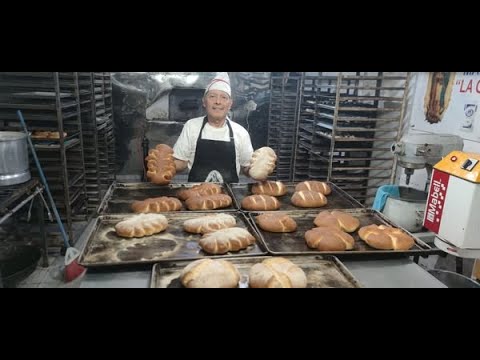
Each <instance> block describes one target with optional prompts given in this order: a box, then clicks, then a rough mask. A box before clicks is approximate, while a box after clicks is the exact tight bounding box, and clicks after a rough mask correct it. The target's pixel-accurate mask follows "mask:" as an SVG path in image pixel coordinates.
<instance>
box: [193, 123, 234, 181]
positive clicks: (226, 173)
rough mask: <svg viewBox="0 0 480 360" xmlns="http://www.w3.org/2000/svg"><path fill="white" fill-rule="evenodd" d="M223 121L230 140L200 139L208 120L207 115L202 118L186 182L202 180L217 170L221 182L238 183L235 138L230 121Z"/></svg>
mask: <svg viewBox="0 0 480 360" xmlns="http://www.w3.org/2000/svg"><path fill="white" fill-rule="evenodd" d="M225 121H226V122H227V125H228V129H229V130H230V142H226V141H216V140H204V139H202V131H203V129H204V128H205V125H206V124H207V122H208V119H207V117H205V119H203V125H202V128H201V129H200V134H199V136H198V140H197V149H196V152H195V159H194V160H193V166H192V169H191V170H190V174H189V176H188V182H204V181H205V180H206V178H207V176H208V175H209V174H210V172H211V171H213V170H217V171H218V172H219V173H220V174H221V175H222V177H223V182H225V183H238V173H237V157H236V152H235V139H234V138H233V130H232V126H231V125H230V122H229V121H228V120H225Z"/></svg>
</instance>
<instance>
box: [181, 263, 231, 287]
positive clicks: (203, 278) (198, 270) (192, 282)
mask: <svg viewBox="0 0 480 360" xmlns="http://www.w3.org/2000/svg"><path fill="white" fill-rule="evenodd" d="M180 281H181V283H182V285H183V286H185V287H186V288H191V289H194V288H235V287H237V286H238V283H239V281H240V273H239V272H238V270H237V268H236V267H235V265H233V264H232V263H231V262H229V261H226V260H212V259H202V260H197V261H195V262H192V263H190V264H189V265H188V266H187V267H185V269H183V271H182V274H181V276H180Z"/></svg>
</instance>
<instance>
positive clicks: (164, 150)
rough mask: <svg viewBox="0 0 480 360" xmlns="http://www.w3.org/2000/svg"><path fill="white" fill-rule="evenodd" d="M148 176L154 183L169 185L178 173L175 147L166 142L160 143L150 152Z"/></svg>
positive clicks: (147, 159)
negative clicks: (174, 156) (174, 152)
mask: <svg viewBox="0 0 480 360" xmlns="http://www.w3.org/2000/svg"><path fill="white" fill-rule="evenodd" d="M145 160H146V161H147V168H148V170H147V178H148V179H149V180H150V182H152V183H153V184H157V185H168V184H170V182H171V181H172V179H173V177H174V176H175V175H176V173H177V169H176V167H175V160H174V159H173V149H172V148H171V147H170V146H168V145H165V144H159V145H157V146H156V147H155V149H152V150H150V151H149V152H148V156H147V157H146V158H145Z"/></svg>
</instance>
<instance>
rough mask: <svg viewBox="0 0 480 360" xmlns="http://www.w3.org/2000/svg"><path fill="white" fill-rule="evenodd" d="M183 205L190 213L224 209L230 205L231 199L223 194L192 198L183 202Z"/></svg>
mask: <svg viewBox="0 0 480 360" xmlns="http://www.w3.org/2000/svg"><path fill="white" fill-rule="evenodd" d="M185 205H187V208H188V210H192V211H197V210H215V209H224V208H227V207H229V206H230V205H232V198H231V197H230V196H228V195H225V194H217V195H210V196H192V197H190V198H189V199H187V201H185Z"/></svg>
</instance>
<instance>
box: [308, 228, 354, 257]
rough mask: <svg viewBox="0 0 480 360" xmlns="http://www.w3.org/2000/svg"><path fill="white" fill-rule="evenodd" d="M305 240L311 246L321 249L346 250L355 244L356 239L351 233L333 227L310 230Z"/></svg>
mask: <svg viewBox="0 0 480 360" xmlns="http://www.w3.org/2000/svg"><path fill="white" fill-rule="evenodd" d="M305 240H306V241H307V245H308V247H309V248H312V249H316V250H319V251H345V250H352V249H353V247H354V246H355V239H354V238H353V237H352V236H351V235H349V234H347V233H346V232H343V231H341V230H338V229H335V228H331V227H321V228H314V229H312V230H308V231H307V232H306V233H305Z"/></svg>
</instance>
